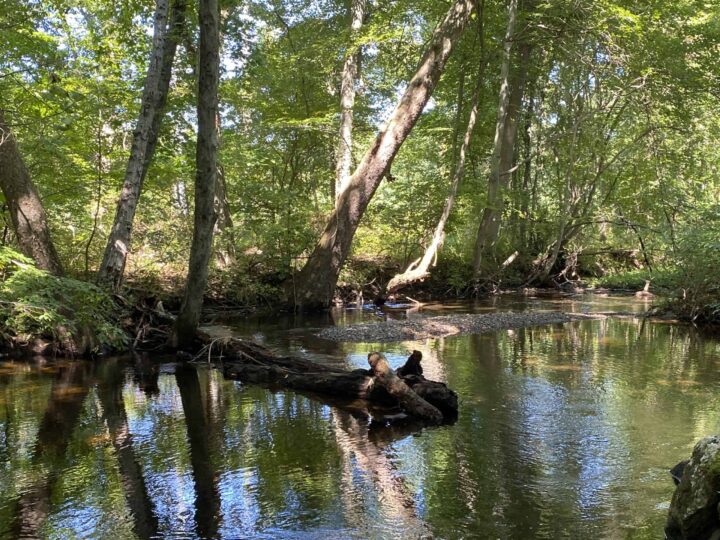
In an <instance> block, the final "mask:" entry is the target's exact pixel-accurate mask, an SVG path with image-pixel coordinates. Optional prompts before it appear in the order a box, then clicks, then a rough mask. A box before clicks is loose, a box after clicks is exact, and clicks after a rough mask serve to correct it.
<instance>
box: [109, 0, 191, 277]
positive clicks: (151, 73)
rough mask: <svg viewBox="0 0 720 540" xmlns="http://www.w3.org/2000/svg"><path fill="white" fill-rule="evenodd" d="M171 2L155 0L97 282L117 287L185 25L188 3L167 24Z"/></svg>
mask: <svg viewBox="0 0 720 540" xmlns="http://www.w3.org/2000/svg"><path fill="white" fill-rule="evenodd" d="M168 1H169V0H156V3H155V23H154V33H153V44H152V52H151V57H150V66H149V67H148V72H147V77H146V79H145V89H144V90H143V96H142V104H141V106H140V116H139V117H138V120H137V124H136V126H135V131H134V132H133V142H132V147H131V149H130V158H129V160H128V164H127V168H126V169H125V179H124V181H123V187H122V190H121V192H120V199H119V200H118V204H117V210H116V212H115V221H114V222H113V227H112V230H111V231H110V236H109V237H108V242H107V245H106V246H105V253H104V255H103V260H102V263H101V264H100V269H99V270H98V283H100V284H103V285H108V286H111V287H113V288H116V289H117V288H118V287H119V286H120V283H121V282H122V278H123V272H124V271H125V263H126V261H127V257H128V254H129V252H130V240H131V237H132V228H133V220H134V219H135V211H136V209H137V204H138V200H139V199H140V192H141V191H142V187H143V182H144V181H145V175H146V174H147V170H148V167H149V166H150V162H151V161H152V157H153V154H154V153H155V147H156V146H157V139H158V133H159V131H160V123H161V120H162V112H163V109H164V108H165V103H166V101H167V95H168V89H169V88H170V79H171V77H172V65H173V62H174V60H175V51H176V50H177V44H178V41H179V40H180V38H181V34H182V32H183V27H184V25H185V10H186V0H175V2H174V3H173V10H172V20H171V21H170V24H169V25H168V11H169V8H168Z"/></svg>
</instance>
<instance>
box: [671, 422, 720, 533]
mask: <svg viewBox="0 0 720 540" xmlns="http://www.w3.org/2000/svg"><path fill="white" fill-rule="evenodd" d="M680 466H681V464H678V465H676V466H675V467H674V468H673V470H677V469H679V468H680ZM678 472H679V471H678ZM679 476H680V481H679V484H678V487H677V488H676V489H675V493H674V494H673V498H672V502H671V503H670V511H669V513H668V521H667V526H666V527H665V538H669V539H671V540H717V539H719V538H720V436H717V435H716V436H714V437H706V438H704V439H703V440H701V441H700V442H699V443H697V444H696V445H695V448H694V449H693V453H692V458H691V459H690V461H689V463H687V464H686V465H685V466H684V467H682V473H681V475H679Z"/></svg>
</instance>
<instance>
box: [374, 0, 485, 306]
mask: <svg viewBox="0 0 720 540" xmlns="http://www.w3.org/2000/svg"><path fill="white" fill-rule="evenodd" d="M480 10H481V12H480V13H479V15H478V16H479V17H481V18H482V16H483V14H482V4H481V8H480ZM484 57H485V54H484V47H483V35H482V19H481V20H480V65H479V66H478V73H477V78H476V81H475V90H474V92H473V96H472V108H471V109H470V116H469V117H468V122H467V127H466V128H465V136H464V137H463V142H462V146H460V152H459V154H458V157H457V164H456V166H455V173H454V174H453V178H452V181H451V183H450V192H449V193H448V197H447V199H446V200H445V206H444V207H443V211H442V214H441V215H440V219H439V220H438V223H437V226H436V227H435V232H434V233H433V237H432V240H431V241H430V245H429V246H428V247H427V249H426V250H425V254H424V255H423V257H422V259H421V260H420V262H419V263H417V264H416V263H413V264H411V265H410V266H409V267H408V268H407V270H405V272H403V273H402V274H397V275H396V276H394V277H393V278H392V279H391V280H390V282H389V283H388V284H387V286H386V287H385V291H386V292H387V293H388V294H392V293H393V292H396V291H398V290H399V289H401V288H402V287H405V286H407V285H410V284H412V283H415V282H416V281H421V280H423V279H426V278H427V277H429V276H430V273H429V269H430V265H431V264H432V263H433V260H435V259H436V257H437V253H438V251H439V250H440V247H441V246H442V244H443V241H444V240H445V225H447V222H448V219H449V218H450V212H452V209H453V206H454V205H455V199H456V198H457V194H458V190H459V189H460V184H461V183H462V180H463V177H464V176H465V159H466V157H467V151H468V148H470V142H471V141H472V136H473V131H474V130H475V121H476V120H477V112H478V106H479V105H480V93H481V91H482V83H483V72H484V68H485V58H484ZM460 106H461V104H460V103H458V107H460Z"/></svg>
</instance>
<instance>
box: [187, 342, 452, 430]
mask: <svg viewBox="0 0 720 540" xmlns="http://www.w3.org/2000/svg"><path fill="white" fill-rule="evenodd" d="M199 335H200V339H201V341H203V342H205V343H207V345H206V347H207V348H208V349H209V351H208V352H209V354H210V355H211V356H216V355H220V356H221V357H222V358H223V372H224V375H225V377H227V378H229V379H236V380H240V381H243V382H245V383H250V384H263V385H268V386H271V387H276V388H286V389H290V390H299V391H303V392H312V393H314V394H320V395H324V396H327V397H331V398H339V399H342V400H345V401H353V400H357V399H361V400H366V401H367V402H369V403H370V404H372V405H375V406H379V407H386V408H392V407H400V408H401V409H402V410H403V411H404V412H405V413H406V414H407V415H408V416H412V417H416V418H419V419H422V420H424V421H425V422H426V423H430V424H439V423H441V422H443V421H453V420H455V419H456V418H457V408H458V400H457V394H455V392H453V391H452V390H450V389H449V388H448V387H447V386H446V385H445V384H443V383H440V382H436V381H429V380H427V379H425V378H424V377H423V376H422V375H418V374H416V373H417V370H415V371H414V372H413V374H410V375H407V376H406V377H403V378H400V377H398V376H397V375H396V374H395V373H394V372H393V371H392V370H391V369H390V367H389V366H388V365H387V361H386V360H385V359H384V358H383V357H382V355H380V354H379V353H372V354H370V355H369V357H368V359H369V360H368V361H372V363H371V366H372V369H371V370H366V369H356V370H353V371H346V370H344V369H340V368H335V367H330V366H324V365H322V364H318V363H315V362H312V361H309V360H303V359H301V358H294V357H282V356H277V355H275V354H273V353H272V352H271V351H269V350H268V349H265V348H264V347H262V346H260V345H257V344H255V343H252V342H249V341H244V340H239V339H215V340H211V339H210V338H209V336H207V335H204V334H203V333H202V332H200V333H199ZM411 358H413V357H412V356H411ZM408 363H415V360H409V361H408ZM417 363H419V360H417ZM406 366H407V364H406Z"/></svg>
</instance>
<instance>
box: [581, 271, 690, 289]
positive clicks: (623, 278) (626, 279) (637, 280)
mask: <svg viewBox="0 0 720 540" xmlns="http://www.w3.org/2000/svg"><path fill="white" fill-rule="evenodd" d="M646 281H650V291H651V292H653V293H657V292H660V293H661V294H667V293H668V292H669V291H671V290H673V289H674V288H675V287H677V285H678V283H679V274H678V271H677V269H676V268H655V269H654V270H653V271H652V272H650V271H649V270H647V269H636V270H629V271H624V272H617V273H610V274H607V275H605V276H602V277H599V278H591V279H589V280H588V282H589V284H590V285H591V286H593V287H599V288H600V287H601V288H604V289H618V290H627V291H640V290H642V289H643V288H644V287H645V282H646Z"/></svg>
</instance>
